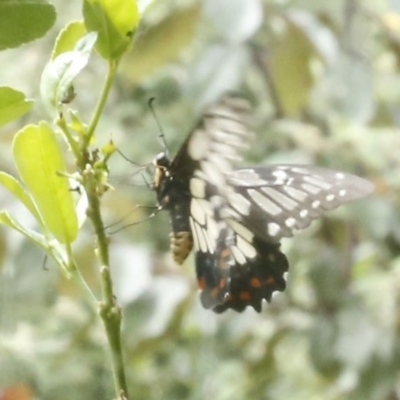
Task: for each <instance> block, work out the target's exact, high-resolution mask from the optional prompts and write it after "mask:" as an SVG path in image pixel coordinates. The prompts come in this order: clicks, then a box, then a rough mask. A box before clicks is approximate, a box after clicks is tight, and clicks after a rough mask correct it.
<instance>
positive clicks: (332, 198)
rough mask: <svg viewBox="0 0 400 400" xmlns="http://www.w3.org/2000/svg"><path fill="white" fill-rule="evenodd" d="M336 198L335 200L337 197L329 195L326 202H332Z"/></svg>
mask: <svg viewBox="0 0 400 400" xmlns="http://www.w3.org/2000/svg"><path fill="white" fill-rule="evenodd" d="M334 198H335V195H334V194H332V193H331V194H328V195H327V196H326V201H332V200H334Z"/></svg>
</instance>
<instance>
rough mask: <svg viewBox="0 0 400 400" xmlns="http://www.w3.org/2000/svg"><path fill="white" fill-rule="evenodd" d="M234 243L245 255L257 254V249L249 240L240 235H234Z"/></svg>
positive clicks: (252, 255) (249, 256) (252, 256)
mask: <svg viewBox="0 0 400 400" xmlns="http://www.w3.org/2000/svg"><path fill="white" fill-rule="evenodd" d="M236 245H237V247H238V248H239V250H240V251H241V252H242V253H243V254H244V255H245V256H246V257H247V258H254V257H255V256H256V255H257V251H256V249H255V248H254V246H252V245H251V244H250V243H249V242H247V241H246V240H244V239H243V238H242V237H241V236H239V235H236Z"/></svg>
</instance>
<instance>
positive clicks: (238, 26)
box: [204, 0, 263, 43]
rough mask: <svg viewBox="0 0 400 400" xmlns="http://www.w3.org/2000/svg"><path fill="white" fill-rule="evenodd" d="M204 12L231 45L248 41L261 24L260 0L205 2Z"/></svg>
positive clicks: (261, 10) (209, 0) (261, 9)
mask: <svg viewBox="0 0 400 400" xmlns="http://www.w3.org/2000/svg"><path fill="white" fill-rule="evenodd" d="M204 11H205V13H206V14H207V16H208V18H210V20H211V21H213V23H214V25H215V27H216V28H217V29H218V30H219V32H220V33H221V34H222V35H223V37H224V38H225V39H226V40H228V41H229V42H231V43H241V42H244V41H245V40H247V39H249V38H250V37H251V36H252V35H253V34H254V32H256V31H257V29H258V28H259V27H260V26H261V25H262V23H263V8H262V3H261V0H246V1H243V0H219V1H214V0H206V1H205V2H204Z"/></svg>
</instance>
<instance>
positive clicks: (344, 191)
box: [339, 189, 346, 197]
mask: <svg viewBox="0 0 400 400" xmlns="http://www.w3.org/2000/svg"><path fill="white" fill-rule="evenodd" d="M345 194H346V189H342V190H340V191H339V196H340V197H343V196H344V195H345Z"/></svg>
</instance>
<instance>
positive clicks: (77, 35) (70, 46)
mask: <svg viewBox="0 0 400 400" xmlns="http://www.w3.org/2000/svg"><path fill="white" fill-rule="evenodd" d="M85 34H86V28H85V24H84V23H83V21H71V22H70V23H69V24H67V25H66V26H65V28H64V29H62V30H61V31H60V33H59V34H58V37H57V39H56V43H55V45H54V49H53V52H52V53H51V59H52V60H54V59H55V58H56V57H57V56H59V55H60V54H62V53H66V52H67V51H72V50H74V48H75V46H76V44H77V42H78V40H79V39H81V38H82V37H83V36H84V35H85Z"/></svg>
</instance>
